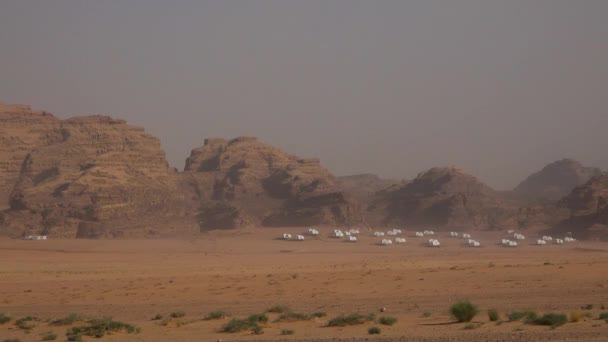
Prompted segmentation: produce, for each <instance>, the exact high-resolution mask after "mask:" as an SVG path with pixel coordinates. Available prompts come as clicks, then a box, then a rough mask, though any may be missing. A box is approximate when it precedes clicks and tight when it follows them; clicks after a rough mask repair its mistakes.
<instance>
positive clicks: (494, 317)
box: [488, 309, 500, 322]
mask: <svg viewBox="0 0 608 342" xmlns="http://www.w3.org/2000/svg"><path fill="white" fill-rule="evenodd" d="M488 319H489V320H490V321H492V322H496V321H498V320H499V319H500V316H499V315H498V311H497V310H496V309H490V310H488Z"/></svg>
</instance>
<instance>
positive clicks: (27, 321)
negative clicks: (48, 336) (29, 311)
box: [15, 316, 37, 333]
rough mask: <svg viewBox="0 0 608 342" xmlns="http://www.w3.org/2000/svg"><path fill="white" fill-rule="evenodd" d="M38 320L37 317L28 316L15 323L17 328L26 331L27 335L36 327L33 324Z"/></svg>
mask: <svg viewBox="0 0 608 342" xmlns="http://www.w3.org/2000/svg"><path fill="white" fill-rule="evenodd" d="M36 320H37V319H36V318H35V317H32V316H26V317H23V318H19V319H18V320H16V321H15V325H16V326H17V328H19V329H21V330H23V331H25V333H29V332H30V331H31V330H32V329H34V328H35V327H36V325H35V324H34V323H32V322H33V321H36Z"/></svg>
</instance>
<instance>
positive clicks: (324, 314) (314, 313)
mask: <svg viewBox="0 0 608 342" xmlns="http://www.w3.org/2000/svg"><path fill="white" fill-rule="evenodd" d="M310 315H311V316H312V317H313V318H315V317H325V316H327V313H325V312H324V311H317V312H313V313H312V314H310Z"/></svg>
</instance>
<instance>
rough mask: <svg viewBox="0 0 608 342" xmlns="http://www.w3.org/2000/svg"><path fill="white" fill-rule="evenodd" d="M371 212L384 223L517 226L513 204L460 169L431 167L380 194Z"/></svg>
mask: <svg viewBox="0 0 608 342" xmlns="http://www.w3.org/2000/svg"><path fill="white" fill-rule="evenodd" d="M370 208H371V211H380V212H382V215H380V217H381V219H382V221H383V222H384V223H385V224H393V223H394V224H408V225H414V226H434V227H446V228H448V227H449V228H464V229H472V228H486V229H498V228H504V227H507V226H515V225H517V222H516V220H517V212H516V209H515V208H514V207H512V206H511V205H509V204H507V203H505V202H504V201H502V200H501V199H500V197H499V196H498V194H497V193H496V192H495V191H494V190H493V189H491V188H490V187H488V186H487V185H485V184H483V183H481V182H480V181H478V180H477V179H476V178H475V177H473V176H471V175H468V174H466V173H464V172H463V171H462V170H460V169H457V168H454V167H448V168H433V169H430V170H428V171H426V172H423V173H421V174H420V175H418V177H416V178H415V179H414V180H412V181H411V182H409V183H407V184H405V185H403V186H401V187H399V188H397V189H395V190H391V191H386V192H383V193H380V194H379V197H378V198H377V199H376V201H375V202H374V203H373V204H372V205H371V207H370Z"/></svg>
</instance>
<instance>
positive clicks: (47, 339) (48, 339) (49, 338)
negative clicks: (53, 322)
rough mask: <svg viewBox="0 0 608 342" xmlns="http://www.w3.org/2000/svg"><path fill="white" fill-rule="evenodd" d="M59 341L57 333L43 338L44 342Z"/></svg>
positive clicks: (48, 334)
mask: <svg viewBox="0 0 608 342" xmlns="http://www.w3.org/2000/svg"><path fill="white" fill-rule="evenodd" d="M56 339H57V334H55V333H47V334H45V335H44V336H42V340H43V341H55V340H56Z"/></svg>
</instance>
